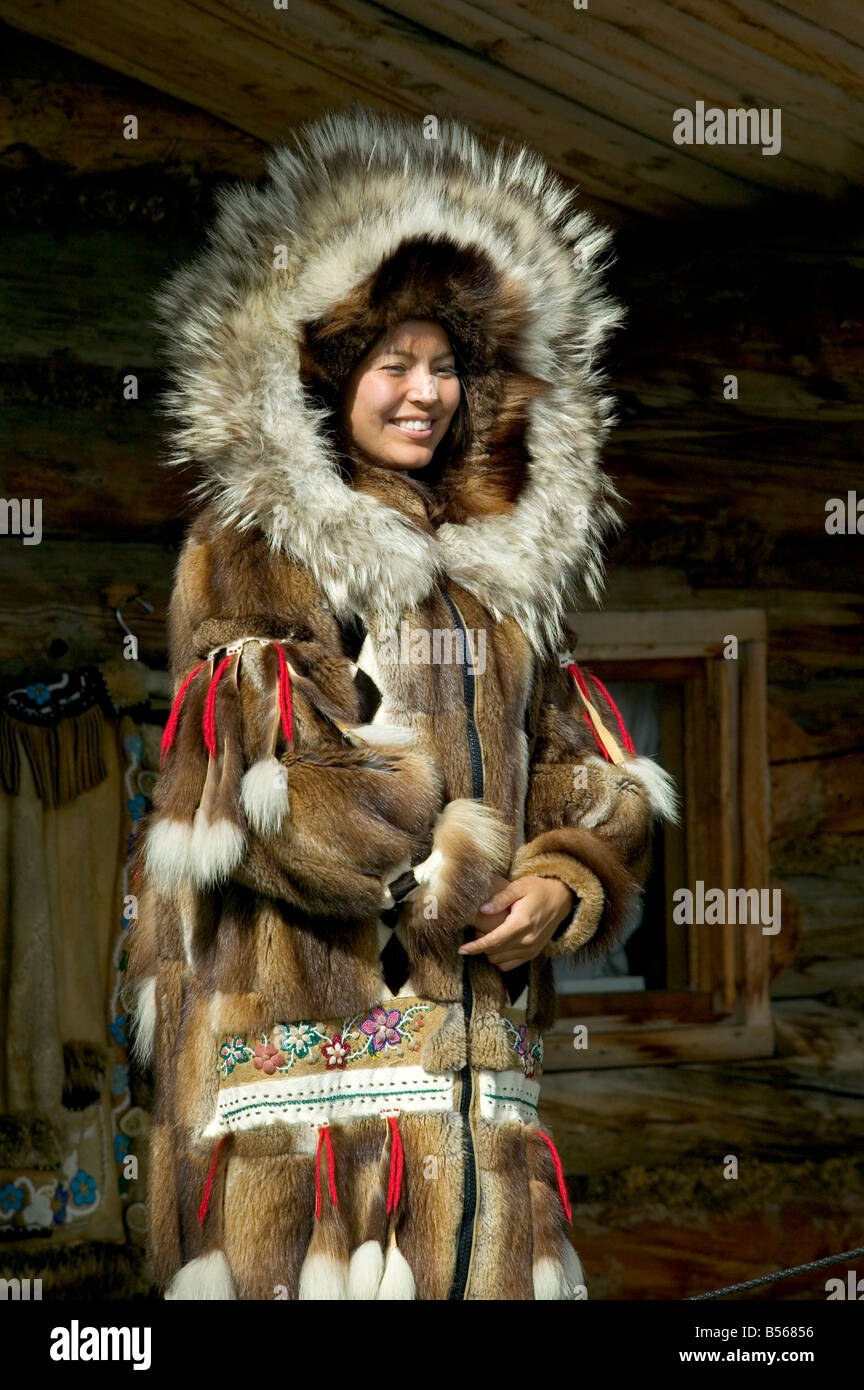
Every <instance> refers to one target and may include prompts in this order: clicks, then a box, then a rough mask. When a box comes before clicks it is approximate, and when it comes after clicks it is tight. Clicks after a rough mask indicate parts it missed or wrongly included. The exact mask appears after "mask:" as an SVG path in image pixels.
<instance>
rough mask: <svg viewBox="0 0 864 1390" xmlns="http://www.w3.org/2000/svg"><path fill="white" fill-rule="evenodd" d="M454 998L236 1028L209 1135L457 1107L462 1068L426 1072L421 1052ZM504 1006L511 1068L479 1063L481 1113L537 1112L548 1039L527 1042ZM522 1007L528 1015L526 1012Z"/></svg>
mask: <svg viewBox="0 0 864 1390" xmlns="http://www.w3.org/2000/svg"><path fill="white" fill-rule="evenodd" d="M449 1007H450V1006H449V1005H448V1004H439V1003H436V1002H434V1001H431V1000H427V999H418V998H416V997H413V996H399V997H397V998H394V999H392V1000H390V1001H388V1004H387V1005H386V1006H385V1005H381V1004H379V1005H376V1006H375V1007H374V1008H373V1009H371V1010H370V1011H369V1012H368V1013H364V1014H355V1015H354V1017H353V1018H348V1019H343V1020H334V1019H328V1020H324V1021H320V1020H319V1021H316V1022H313V1021H310V1020H305V1019H302V1020H300V1021H297V1022H293V1023H278V1024H276V1025H275V1026H274V1027H273V1028H272V1029H271V1030H270V1031H269V1032H267V1033H261V1034H259V1035H257V1036H255V1037H246V1036H243V1035H238V1034H233V1035H231V1036H229V1037H227V1038H225V1039H224V1040H223V1041H222V1043H221V1044H220V1045H219V1047H218V1050H217V1056H216V1058H215V1059H214V1065H215V1067H216V1068H217V1070H218V1071H219V1073H220V1089H219V1097H218V1103H217V1114H216V1116H215V1118H214V1120H213V1121H212V1123H211V1124H210V1126H209V1127H208V1128H207V1129H206V1130H205V1135H206V1136H208V1137H210V1136H215V1135H219V1134H224V1133H226V1132H227V1131H228V1130H232V1129H248V1128H254V1127H258V1126H260V1125H266V1124H272V1123H288V1124H293V1123H307V1124H320V1123H326V1122H327V1121H329V1120H331V1119H347V1118H350V1117H352V1116H355V1115H377V1114H386V1113H387V1112H388V1111H399V1110H415V1111H416V1110H423V1111H446V1110H451V1109H453V1108H454V1094H455V1081H456V1077H457V1075H458V1073H457V1072H456V1071H443V1072H435V1073H431V1072H427V1071H426V1070H425V1069H424V1068H423V1066H422V1065H421V1064H420V1058H419V1056H418V1054H419V1052H420V1049H421V1046H422V1041H423V1038H424V1036H428V1035H429V1034H430V1033H432V1032H435V1031H436V1030H437V1029H438V1028H439V1027H440V1026H441V1024H442V1023H443V1022H444V1019H445V1017H446V1015H447V1011H448V1008H449ZM509 1012H510V1013H512V1014H513V1015H514V1017H513V1018H509V1017H506V1016H505V1015H502V1016H501V1018H500V1023H501V1026H502V1028H503V1029H504V1030H505V1032H506V1035H507V1038H508V1041H509V1043H510V1047H511V1049H512V1054H513V1070H500V1071H497V1070H496V1071H492V1070H479V1071H477V1072H476V1073H475V1074H476V1075H477V1076H478V1077H479V1079H480V1080H479V1083H478V1084H479V1092H480V1113H481V1115H483V1116H484V1117H486V1118H489V1119H496V1120H500V1119H514V1118H518V1119H521V1120H522V1121H523V1122H531V1121H532V1120H534V1119H536V1110H537V1097H538V1095H539V1091H540V1086H539V1081H536V1080H532V1079H531V1078H533V1077H534V1076H535V1073H536V1072H537V1071H538V1069H539V1068H541V1067H542V1062H543V1040H542V1037H541V1036H540V1035H539V1034H537V1036H536V1041H535V1042H534V1043H533V1045H530V1046H529V1042H528V1037H527V1030H526V1027H525V1024H524V1023H519V1022H517V1020H518V1017H519V1012H520V1011H518V1010H515V1009H511V1010H510V1011H509ZM523 1016H524V1015H523Z"/></svg>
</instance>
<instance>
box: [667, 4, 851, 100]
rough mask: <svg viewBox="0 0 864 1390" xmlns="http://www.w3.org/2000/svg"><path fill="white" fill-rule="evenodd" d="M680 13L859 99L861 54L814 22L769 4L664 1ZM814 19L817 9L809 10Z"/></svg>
mask: <svg viewBox="0 0 864 1390" xmlns="http://www.w3.org/2000/svg"><path fill="white" fill-rule="evenodd" d="M665 3H666V4H667V5H668V6H669V8H670V9H671V10H673V11H674V12H675V13H676V14H679V13H680V14H686V15H688V16H689V17H690V18H691V19H696V20H698V21H699V22H700V23H702V24H707V25H709V26H711V28H712V29H714V30H716V32H717V33H720V34H729V35H730V36H731V37H732V38H735V39H737V40H738V41H739V42H740V43H743V44H746V45H747V47H748V48H751V49H752V48H755V49H758V50H759V52H761V53H767V54H769V55H770V56H771V57H772V58H777V59H779V61H780V62H781V63H784V64H785V65H786V66H787V67H790V68H793V69H795V70H796V71H799V72H806V73H811V74H812V75H813V76H814V77H821V78H823V80H824V81H826V82H831V83H834V84H836V86H838V87H840V88H841V89H842V90H843V91H847V92H851V93H852V95H853V96H856V97H857V98H858V99H859V100H860V99H861V98H862V97H864V65H862V54H861V51H860V50H859V49H858V48H857V47H856V46H855V45H854V44H850V43H849V42H848V41H847V40H845V39H842V38H839V37H838V36H837V35H836V34H833V33H831V32H830V30H827V29H823V28H822V26H821V25H820V24H819V23H818V22H814V21H813V20H812V19H811V20H804V19H801V18H799V16H798V15H795V14H793V13H792V12H791V10H786V9H783V8H782V7H781V6H779V5H775V4H773V3H772V0H743V3H741V0H665ZM814 13H815V14H816V17H817V20H818V10H817V11H814Z"/></svg>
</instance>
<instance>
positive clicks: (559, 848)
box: [510, 826, 638, 961]
mask: <svg viewBox="0 0 864 1390" xmlns="http://www.w3.org/2000/svg"><path fill="white" fill-rule="evenodd" d="M529 874H537V875H538V876H539V877H541V878H560V879H561V880H562V882H563V883H566V884H567V887H568V888H570V889H571V890H572V892H573V893H575V894H576V895H577V897H578V898H579V899H580V902H579V903H578V904H577V905H576V907H575V908H574V911H573V916H572V917H571V919H570V921H569V922H568V923H567V925H566V927H565V928H564V930H563V931H562V932H561V934H560V935H559V936H557V937H552V938H551V939H550V940H549V941H547V943H546V945H545V947H544V949H543V952H542V954H543V955H546V956H552V957H554V956H566V955H570V954H572V953H573V952H574V951H578V952H579V953H580V959H581V960H585V961H602V960H604V959H605V958H606V956H607V955H609V953H610V952H611V951H615V950H617V948H618V946H619V945H620V944H621V937H622V933H623V927H624V923H625V919H626V915H627V907H628V904H629V902H630V900H631V898H632V896H633V894H634V893H635V892H638V884H637V883H636V882H635V880H634V879H633V878H631V876H630V874H629V873H628V872H627V870H626V869H625V867H624V865H623V863H622V862H621V860H620V859H619V857H618V855H617V854H616V853H615V851H614V850H613V849H612V848H611V847H610V846H609V845H608V844H607V843H606V842H605V841H604V840H601V839H600V838H599V837H598V836H597V835H593V834H592V833H591V831H590V830H582V829H579V828H578V827H577V826H565V827H563V828H561V829H560V830H547V831H545V832H544V833H543V834H542V835H537V836H536V837H535V838H534V839H533V840H529V842H528V843H527V844H525V845H522V846H521V848H520V849H519V850H518V852H517V854H516V856H515V858H514V860H513V864H512V867H511V869H510V877H511V879H513V878H525V877H527V876H528V875H529Z"/></svg>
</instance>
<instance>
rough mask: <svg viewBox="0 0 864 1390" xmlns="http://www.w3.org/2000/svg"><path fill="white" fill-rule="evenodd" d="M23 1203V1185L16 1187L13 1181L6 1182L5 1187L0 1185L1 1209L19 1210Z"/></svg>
mask: <svg viewBox="0 0 864 1390" xmlns="http://www.w3.org/2000/svg"><path fill="white" fill-rule="evenodd" d="M23 1205H24V1189H23V1187H16V1186H15V1184H14V1183H13V1182H7V1184H6V1186H5V1187H0V1207H2V1209H3V1211H20V1210H21V1208H22V1207H23Z"/></svg>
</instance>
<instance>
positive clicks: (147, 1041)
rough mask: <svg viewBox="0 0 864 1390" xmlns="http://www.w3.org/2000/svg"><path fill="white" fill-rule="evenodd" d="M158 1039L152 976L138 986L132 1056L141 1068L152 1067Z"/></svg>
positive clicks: (154, 979)
mask: <svg viewBox="0 0 864 1390" xmlns="http://www.w3.org/2000/svg"><path fill="white" fill-rule="evenodd" d="M155 1038H156V976H155V975H150V976H149V978H148V979H146V980H144V981H143V983H142V984H140V985H139V986H138V998H137V1000H136V1004H135V1027H134V1031H133V1035H132V1055H133V1056H134V1058H135V1061H136V1062H137V1063H138V1065H139V1066H141V1067H147V1066H149V1065H150V1061H151V1058H152V1056H153V1043H154V1041H155Z"/></svg>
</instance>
